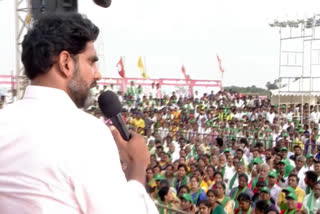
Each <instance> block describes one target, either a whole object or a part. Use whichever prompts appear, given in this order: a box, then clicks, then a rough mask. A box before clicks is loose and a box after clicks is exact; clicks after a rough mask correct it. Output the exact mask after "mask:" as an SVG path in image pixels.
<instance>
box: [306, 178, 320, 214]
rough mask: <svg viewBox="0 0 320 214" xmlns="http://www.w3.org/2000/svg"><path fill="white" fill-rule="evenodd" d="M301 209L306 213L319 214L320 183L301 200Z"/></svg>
mask: <svg viewBox="0 0 320 214" xmlns="http://www.w3.org/2000/svg"><path fill="white" fill-rule="evenodd" d="M303 208H304V209H305V210H306V211H307V213H313V214H319V213H320V181H317V183H316V184H315V185H314V187H313V192H311V193H309V194H308V195H306V197H305V198H304V200H303Z"/></svg>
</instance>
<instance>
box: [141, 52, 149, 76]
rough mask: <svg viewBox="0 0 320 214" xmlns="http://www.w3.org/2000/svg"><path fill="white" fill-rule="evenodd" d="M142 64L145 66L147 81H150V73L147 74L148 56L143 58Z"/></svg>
mask: <svg viewBox="0 0 320 214" xmlns="http://www.w3.org/2000/svg"><path fill="white" fill-rule="evenodd" d="M142 64H143V65H144V73H145V75H146V79H148V78H147V77H148V72H147V60H146V56H143V60H142Z"/></svg>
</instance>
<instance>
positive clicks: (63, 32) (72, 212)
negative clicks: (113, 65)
mask: <svg viewBox="0 0 320 214" xmlns="http://www.w3.org/2000/svg"><path fill="white" fill-rule="evenodd" d="M98 34H99V29H98V28H97V27H96V26H95V25H94V24H93V23H92V22H91V21H90V20H88V19H87V18H85V17H82V16H81V15H80V14H73V13H69V14H59V15H56V14H50V15H46V16H44V17H43V18H41V19H40V20H38V21H36V22H35V24H34V26H33V27H32V28H31V29H30V30H29V32H28V33H27V34H26V36H25V37H24V41H23V43H22V62H23V64H24V67H25V73H26V75H27V77H28V78H29V79H30V80H31V86H28V87H27V89H26V92H25V96H24V98H23V100H21V101H17V102H16V103H14V104H12V105H11V106H8V107H7V108H6V109H4V110H2V111H1V112H0V130H1V132H0V142H1V145H0V213H1V214H13V213H24V214H44V213H45V214H57V213H68V214H102V213H157V210H156V208H155V206H154V204H153V203H152V201H151V199H150V198H149V196H148V195H147V193H146V191H145V188H144V183H145V170H146V166H147V164H148V162H149V153H148V149H147V147H146V143H145V140H144V138H143V137H142V136H140V135H137V134H134V133H132V138H131V139H130V141H129V142H126V141H124V140H123V139H122V138H121V136H120V134H119V132H118V131H117V130H116V129H115V128H114V127H111V130H112V134H111V132H110V130H109V129H108V128H107V127H106V126H105V124H104V123H103V122H102V121H101V120H98V119H97V118H94V117H92V116H91V115H89V114H87V113H85V112H83V111H82V110H80V109H78V108H81V107H83V105H84V103H85V101H86V99H87V97H88V94H89V89H90V88H92V87H95V85H96V81H97V80H99V79H100V78H101V74H100V73H99V71H98V70H97V65H96V63H95V62H96V61H97V60H98V58H97V54H96V51H95V48H94V44H93V43H94V41H95V40H96V38H97V36H98ZM115 142H116V143H115ZM117 147H118V148H117ZM119 154H120V157H121V159H122V160H124V161H126V163H127V169H126V171H125V174H124V173H123V171H122V169H121V165H120V157H119ZM124 203H125V205H126V206H123V204H124Z"/></svg>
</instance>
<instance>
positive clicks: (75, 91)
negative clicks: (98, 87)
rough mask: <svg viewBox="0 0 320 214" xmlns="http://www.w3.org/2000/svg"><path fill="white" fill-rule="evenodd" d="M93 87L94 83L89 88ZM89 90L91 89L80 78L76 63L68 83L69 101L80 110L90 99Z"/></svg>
mask: <svg viewBox="0 0 320 214" xmlns="http://www.w3.org/2000/svg"><path fill="white" fill-rule="evenodd" d="M94 85H95V82H94V83H92V84H91V86H94ZM90 88H91V87H89V86H88V84H87V82H86V81H85V80H84V79H83V78H82V76H81V73H80V69H79V66H78V63H76V68H75V71H74V73H73V76H72V78H71V80H70V82H69V85H68V90H69V95H70V97H71V99H72V100H73V102H74V103H75V104H76V106H77V107H78V108H82V107H84V106H85V104H86V103H88V101H87V100H88V99H90V96H89V90H90Z"/></svg>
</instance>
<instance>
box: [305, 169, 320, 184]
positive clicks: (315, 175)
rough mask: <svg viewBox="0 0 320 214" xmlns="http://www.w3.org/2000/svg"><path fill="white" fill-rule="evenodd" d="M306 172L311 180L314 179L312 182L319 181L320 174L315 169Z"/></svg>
mask: <svg viewBox="0 0 320 214" xmlns="http://www.w3.org/2000/svg"><path fill="white" fill-rule="evenodd" d="M305 174H306V177H307V178H308V179H309V180H310V181H312V183H315V182H317V180H318V175H317V173H316V172H315V171H312V170H309V171H306V172H305Z"/></svg>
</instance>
